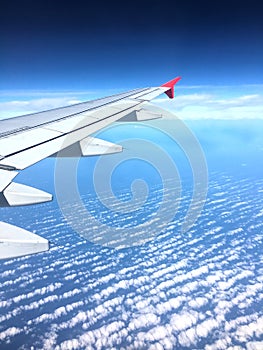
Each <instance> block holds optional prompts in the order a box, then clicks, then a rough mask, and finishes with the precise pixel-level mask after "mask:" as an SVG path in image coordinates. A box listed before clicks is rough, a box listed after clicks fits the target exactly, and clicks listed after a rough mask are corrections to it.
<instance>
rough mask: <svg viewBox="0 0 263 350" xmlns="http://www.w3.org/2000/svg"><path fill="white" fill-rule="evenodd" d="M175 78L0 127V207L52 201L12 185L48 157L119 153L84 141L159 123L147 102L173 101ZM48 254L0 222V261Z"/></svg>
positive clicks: (37, 241) (34, 239) (41, 243)
mask: <svg viewBox="0 0 263 350" xmlns="http://www.w3.org/2000/svg"><path fill="white" fill-rule="evenodd" d="M180 79H181V78H180V77H177V78H175V79H173V80H171V81H169V82H167V83H165V84H163V85H161V86H159V87H151V88H143V89H136V90H132V91H128V92H125V93H121V94H117V95H113V96H110V97H106V98H101V99H97V100H93V101H88V102H83V103H79V104H75V105H72V106H67V107H62V108H56V109H51V110H48V111H44V112H39V113H34V114H28V115H25V116H19V117H15V118H11V119H4V120H1V121H0V207H9V206H18V205H30V204H37V203H43V202H47V201H50V200H52V195H51V194H49V193H46V192H44V191H41V190H38V189H36V188H33V187H30V186H26V185H22V184H19V183H16V182H13V180H14V178H15V177H16V176H17V174H18V173H19V172H20V171H21V170H23V169H25V168H27V167H29V166H31V165H33V164H35V163H37V162H39V161H40V160H42V159H44V158H46V157H50V156H59V155H60V154H61V151H63V156H92V155H101V154H109V153H116V152H121V151H122V147H121V146H120V145H115V144H112V143H110V142H107V141H103V140H100V139H97V138H93V137H92V136H90V135H91V134H93V133H95V132H96V131H98V130H100V129H102V128H104V127H106V126H108V125H109V124H111V123H113V122H115V121H123V122H125V121H146V120H151V119H156V118H161V117H162V115H160V113H159V114H158V113H154V112H153V111H152V110H148V109H147V102H148V101H150V100H152V99H154V98H155V97H157V96H159V95H160V94H162V93H166V94H167V96H168V97H169V98H173V97H174V85H175V84H176V83H177V82H178V81H179V80H180ZM48 249H49V242H48V241H47V240H46V239H44V238H42V237H40V236H38V235H36V234H34V233H31V232H29V231H27V230H24V229H22V228H20V227H17V226H14V225H10V224H7V223H4V222H0V259H5V258H10V257H17V256H22V255H28V254H34V253H38V252H42V251H46V250H48Z"/></svg>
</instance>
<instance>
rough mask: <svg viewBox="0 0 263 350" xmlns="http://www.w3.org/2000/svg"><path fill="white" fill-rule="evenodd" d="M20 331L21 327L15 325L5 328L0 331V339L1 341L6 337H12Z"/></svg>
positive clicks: (21, 330)
mask: <svg viewBox="0 0 263 350" xmlns="http://www.w3.org/2000/svg"><path fill="white" fill-rule="evenodd" d="M21 332H23V329H20V328H17V327H10V328H7V329H6V330H5V331H2V332H0V340H1V341H3V340H5V339H6V338H10V337H14V336H15V335H17V334H19V333H21Z"/></svg>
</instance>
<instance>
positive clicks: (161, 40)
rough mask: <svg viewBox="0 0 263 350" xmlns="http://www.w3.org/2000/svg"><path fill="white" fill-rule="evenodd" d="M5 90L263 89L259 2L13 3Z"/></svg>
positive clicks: (7, 25)
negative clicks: (171, 83)
mask: <svg viewBox="0 0 263 350" xmlns="http://www.w3.org/2000/svg"><path fill="white" fill-rule="evenodd" d="M0 33H1V37H0V39H1V55H0V72H1V79H0V89H2V90H6V89H14V90H16V89H49V90H52V89H54V90H55V89H66V90H67V89H69V90H74V89H76V90H80V89H92V88H95V89H97V88H100V87H103V88H120V89H122V88H123V89H125V88H127V89H128V88H133V87H140V86H145V85H146V86H149V85H157V84H159V83H162V82H164V81H166V80H168V79H170V78H172V77H174V76H175V75H178V74H180V75H182V76H183V78H184V80H183V81H182V83H183V84H185V85H196V84H215V85H217V84H218V85H220V84H221V85H222V84H230V85H234V84H244V83H245V84H254V83H263V65H262V62H263V20H262V9H261V5H260V2H259V1H253V0H252V1H249V2H248V1H246V2H242V1H233V0H229V1H224V0H223V1H177V0H173V1H171V0H167V1H160V0H158V1H157V0H151V1H138V0H135V1H132V2H131V1H130V2H126V1H114V2H113V1H104V0H103V1H92V2H91V1H81V0H76V1H74V2H73V1H72V2H70V1H51V0H45V1H42V0H39V1H32V0H24V1H17V0H15V1H9V2H8V1H6V2H4V3H3V4H2V5H1V13H0Z"/></svg>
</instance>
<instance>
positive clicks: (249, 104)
mask: <svg viewBox="0 0 263 350" xmlns="http://www.w3.org/2000/svg"><path fill="white" fill-rule="evenodd" d="M200 90H201V88H200ZM154 104H156V105H158V106H160V107H162V108H164V109H166V110H170V111H171V112H172V113H175V114H176V115H178V117H179V118H181V119H263V93H241V94H240V95H239V96H235V97H232V96H231V93H229V97H224V98H222V97H221V96H220V95H219V94H217V93H213V94H206V93H200V92H199V93H190V94H183V95H179V96H177V97H176V98H175V99H174V100H172V101H171V100H167V99H165V98H161V99H158V100H156V101H155V102H154ZM167 118H169V119H170V118H171V119H172V116H170V117H169V116H167Z"/></svg>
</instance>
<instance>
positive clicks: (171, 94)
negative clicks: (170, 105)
mask: <svg viewBox="0 0 263 350" xmlns="http://www.w3.org/2000/svg"><path fill="white" fill-rule="evenodd" d="M180 79H181V77H176V78H174V79H173V80H170V81H168V82H167V83H165V84H163V85H161V86H162V87H168V88H169V90H167V91H165V93H166V95H167V96H168V97H169V98H174V85H175V84H176V83H177V82H178V81H179V80H180Z"/></svg>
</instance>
